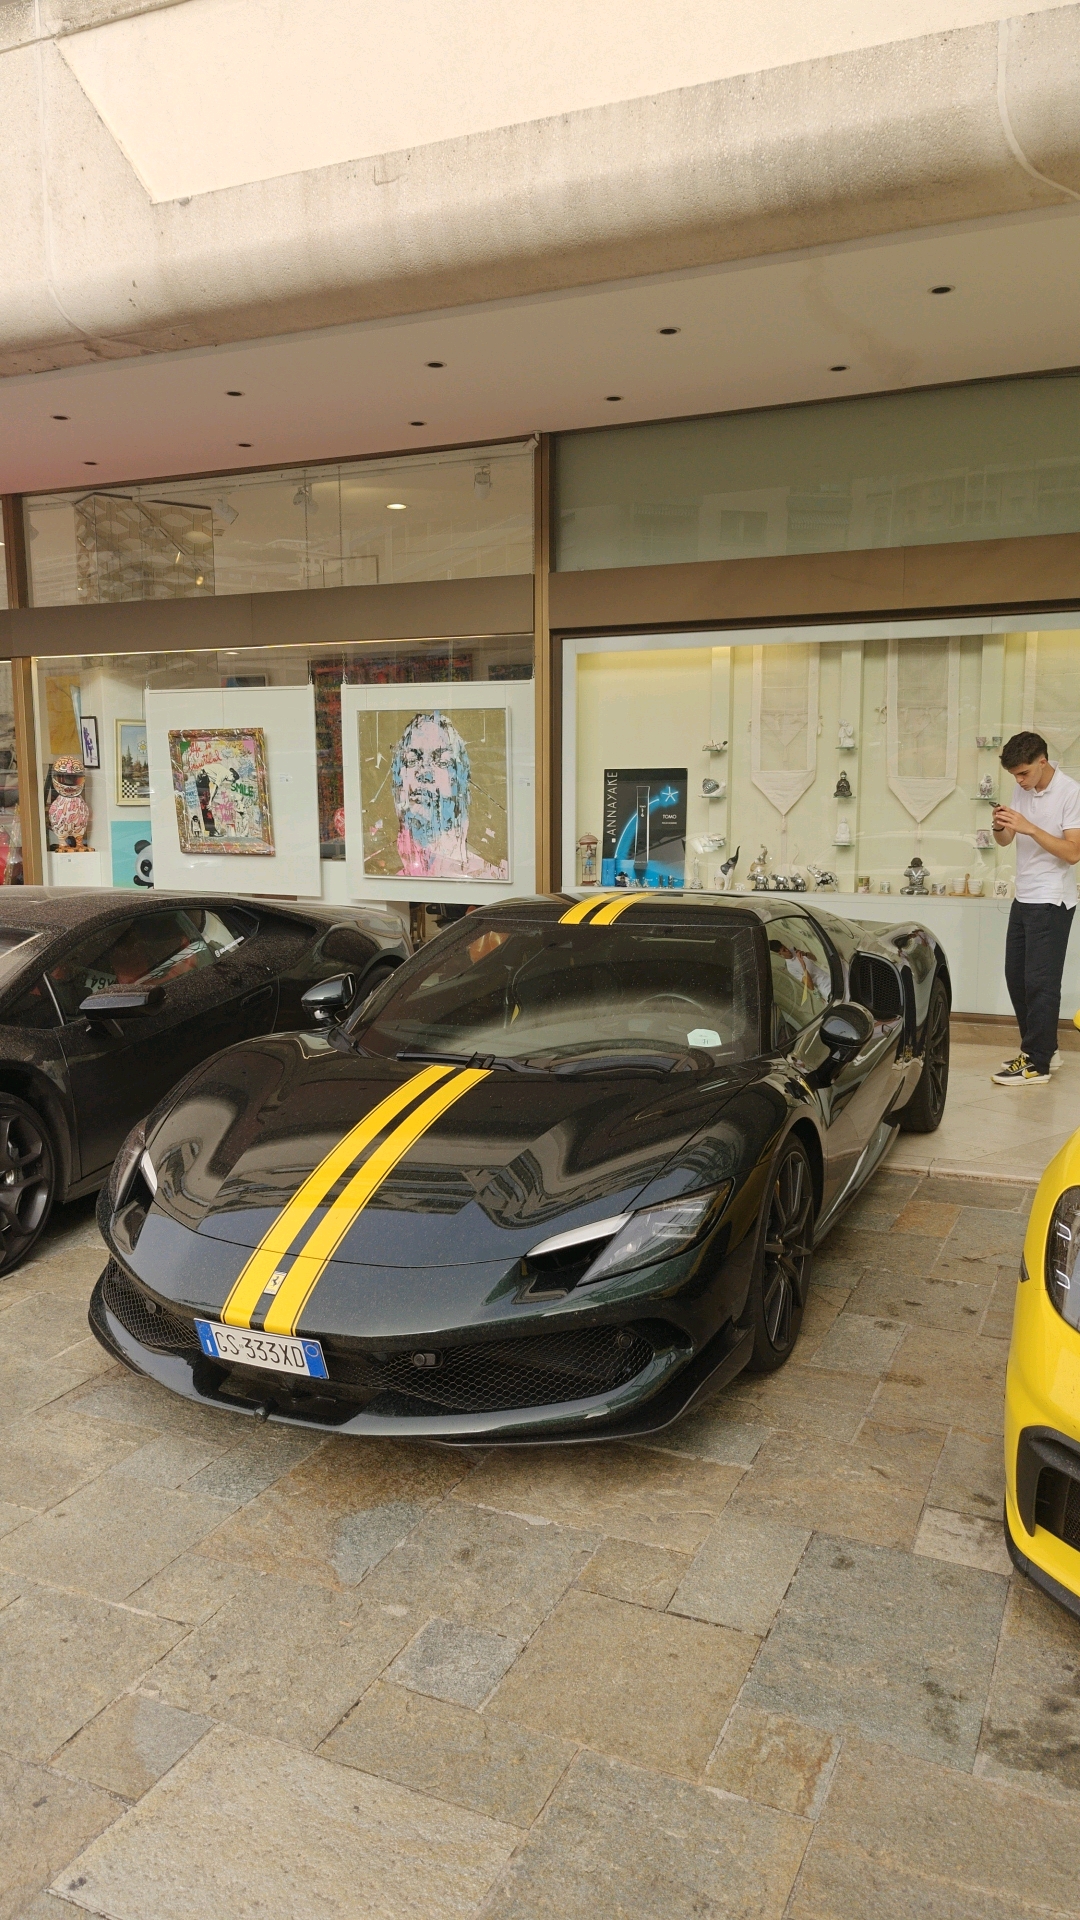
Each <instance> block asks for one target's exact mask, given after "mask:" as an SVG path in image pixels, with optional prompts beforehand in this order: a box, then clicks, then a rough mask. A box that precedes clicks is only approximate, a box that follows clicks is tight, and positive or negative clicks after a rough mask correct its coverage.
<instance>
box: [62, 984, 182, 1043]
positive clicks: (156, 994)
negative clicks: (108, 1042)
mask: <svg viewBox="0 0 1080 1920" xmlns="http://www.w3.org/2000/svg"><path fill="white" fill-rule="evenodd" d="M164 1004H165V989H164V987H135V988H133V989H132V991H131V992H130V993H125V992H124V990H123V988H121V989H120V990H119V992H112V993H88V994H87V996H86V999H85V1000H80V1001H79V1012H80V1013H85V1015H86V1017H87V1019H88V1020H89V1021H90V1023H91V1025H92V1026H95V1027H104V1028H105V1030H106V1032H108V1033H114V1034H116V1035H117V1036H118V1037H119V1036H120V1035H121V1034H122V1032H123V1029H122V1027H121V1025H120V1022H121V1020H133V1019H137V1018H138V1017H139V1015H140V1014H147V1013H156V1012H157V1011H158V1008H159V1007H162V1006H164Z"/></svg>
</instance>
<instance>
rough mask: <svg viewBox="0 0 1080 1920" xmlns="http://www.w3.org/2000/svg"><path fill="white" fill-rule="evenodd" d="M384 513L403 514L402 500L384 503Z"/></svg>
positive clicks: (403, 504)
mask: <svg viewBox="0 0 1080 1920" xmlns="http://www.w3.org/2000/svg"><path fill="white" fill-rule="evenodd" d="M386 511H387V513H404V511H405V502H404V500H388V501H387V503H386Z"/></svg>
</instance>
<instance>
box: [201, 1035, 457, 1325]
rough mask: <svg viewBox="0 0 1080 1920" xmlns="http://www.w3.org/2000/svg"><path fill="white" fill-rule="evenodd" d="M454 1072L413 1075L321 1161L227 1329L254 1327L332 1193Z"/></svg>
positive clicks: (443, 1069) (243, 1287)
mask: <svg viewBox="0 0 1080 1920" xmlns="http://www.w3.org/2000/svg"><path fill="white" fill-rule="evenodd" d="M451 1071H452V1069H451V1068H450V1067H448V1066H432V1067H425V1068H424V1070H423V1072H422V1073H414V1074H412V1075H411V1077H410V1078H409V1079H408V1080H406V1081H404V1082H403V1083H402V1085H401V1086H400V1087H395V1088H394V1091H393V1093H389V1094H387V1096H386V1099H385V1100H380V1102H379V1104H378V1106H376V1107H372V1109H371V1112H370V1113H365V1115H364V1117H363V1119H362V1120H359V1121H357V1124H356V1126H355V1127H352V1128H350V1130H349V1132H348V1133H346V1134H345V1135H344V1136H343V1137H342V1138H341V1139H340V1140H339V1141H338V1143H337V1146H336V1147H332V1148H331V1149H330V1152H329V1153H328V1154H327V1155H326V1157H325V1159H323V1160H320V1161H319V1164H318V1166H317V1167H315V1168H314V1169H313V1171H312V1172H311V1173H309V1174H308V1177H307V1179H306V1180H305V1181H304V1182H303V1184H302V1186H299V1187H298V1188H297V1190H296V1192H295V1193H294V1194H293V1197H292V1199H291V1200H290V1201H288V1202H287V1204H286V1205H285V1206H284V1207H282V1209H281V1212H280V1213H279V1214H278V1216H277V1218H276V1220H275V1221H274V1223H273V1225H272V1226H271V1227H269V1228H268V1229H267V1231H266V1233H264V1235H263V1237H262V1239H261V1240H260V1242H259V1244H258V1246H257V1247H256V1249H255V1251H254V1253H253V1254H252V1255H251V1258H250V1259H249V1260H248V1262H247V1265H246V1266H245V1267H244V1269H243V1271H242V1272H241V1274H240V1277H239V1279H238V1280H237V1281H236V1284H235V1286H234V1287H233V1290H232V1292H231V1293H230V1295H229V1297H228V1299H227V1300H226V1302H225V1305H224V1306H223V1307H222V1309H221V1318H222V1320H223V1321H224V1323H225V1325H226V1326H227V1327H249V1326H250V1325H251V1316H252V1314H253V1313H254V1311H255V1309H256V1307H257V1306H258V1304H259V1301H260V1300H261V1299H262V1296H263V1294H264V1293H265V1292H266V1286H267V1282H268V1281H269V1280H270V1279H271V1278H272V1276H273V1274H274V1273H275V1271H276V1269H277V1266H278V1262H279V1261H280V1260H281V1258H282V1256H283V1255H284V1254H287V1253H288V1251H289V1249H290V1247H291V1246H292V1244H293V1241H294V1240H296V1239H297V1238H298V1237H299V1235H300V1234H301V1233H302V1232H303V1230H304V1228H305V1227H306V1226H307V1223H308V1221H309V1220H310V1219H311V1216H312V1214H313V1213H314V1211H315V1209H316V1207H318V1206H320V1205H321V1204H322V1202H323V1201H324V1200H325V1199H326V1196H327V1194H328V1193H329V1192H330V1189H331V1187H333V1186H335V1185H336V1184H337V1182H338V1181H339V1180H340V1179H341V1176H342V1174H343V1173H345V1172H347V1171H348V1169H349V1167H350V1166H351V1165H352V1163H353V1161H354V1160H355V1159H357V1158H358V1156H359V1155H360V1154H361V1153H363V1151H364V1148H365V1147H369V1146H370V1145H371V1143H372V1141H373V1140H377V1139H378V1137H379V1135H380V1133H382V1132H383V1131H384V1129H385V1128H386V1127H388V1126H389V1124H390V1122H391V1121H392V1120H396V1119H397V1116H398V1114H399V1113H400V1112H401V1111H402V1109H403V1108H404V1107H407V1106H410V1105H411V1103H412V1102H413V1101H414V1100H416V1099H417V1098H418V1097H419V1095H420V1094H422V1093H426V1092H427V1090H428V1088H429V1087H433V1086H435V1085H436V1084H437V1082H438V1081H440V1080H445V1079H446V1076H447V1074H448V1073H450V1072H451Z"/></svg>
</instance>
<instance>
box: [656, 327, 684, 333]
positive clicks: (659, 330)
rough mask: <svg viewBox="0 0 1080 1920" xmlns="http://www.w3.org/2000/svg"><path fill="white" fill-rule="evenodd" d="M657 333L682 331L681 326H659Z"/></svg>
mask: <svg viewBox="0 0 1080 1920" xmlns="http://www.w3.org/2000/svg"><path fill="white" fill-rule="evenodd" d="M656 331H657V333H681V332H682V328H681V327H657V329H656Z"/></svg>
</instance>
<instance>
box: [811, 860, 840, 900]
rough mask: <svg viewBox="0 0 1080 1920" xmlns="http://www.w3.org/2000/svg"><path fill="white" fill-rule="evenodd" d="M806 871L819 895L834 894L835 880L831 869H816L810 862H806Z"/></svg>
mask: <svg viewBox="0 0 1080 1920" xmlns="http://www.w3.org/2000/svg"><path fill="white" fill-rule="evenodd" d="M806 871H807V873H808V874H809V875H810V878H811V879H812V881H813V882H814V885H815V887H816V888H817V890H818V892H819V893H835V892H836V887H837V879H836V875H835V873H833V872H832V870H831V868H829V867H816V866H815V865H814V862H813V861H812V860H808V861H807V863H806Z"/></svg>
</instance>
